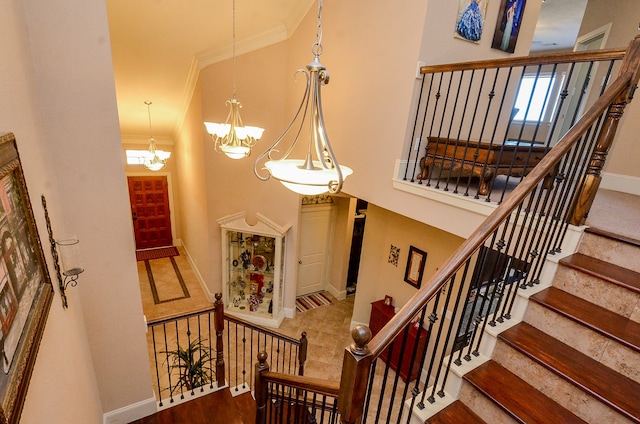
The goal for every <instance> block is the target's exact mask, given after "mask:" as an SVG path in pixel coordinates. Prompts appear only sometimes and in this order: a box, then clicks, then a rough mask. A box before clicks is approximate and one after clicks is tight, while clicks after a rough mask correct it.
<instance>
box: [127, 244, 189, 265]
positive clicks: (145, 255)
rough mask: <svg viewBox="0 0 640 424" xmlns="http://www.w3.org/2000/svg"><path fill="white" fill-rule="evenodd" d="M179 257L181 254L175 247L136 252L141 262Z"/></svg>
mask: <svg viewBox="0 0 640 424" xmlns="http://www.w3.org/2000/svg"><path fill="white" fill-rule="evenodd" d="M179 255H180V253H179V252H178V248H177V247H175V246H170V247H161V248H159V249H148V250H136V259H137V260H138V261H139V262H141V261H149V260H151V259H160V258H168V257H171V256H179Z"/></svg>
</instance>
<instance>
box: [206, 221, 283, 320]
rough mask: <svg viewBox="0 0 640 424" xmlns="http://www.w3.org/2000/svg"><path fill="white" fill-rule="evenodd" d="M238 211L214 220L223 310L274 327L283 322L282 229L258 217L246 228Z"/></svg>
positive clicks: (245, 223)
mask: <svg viewBox="0 0 640 424" xmlns="http://www.w3.org/2000/svg"><path fill="white" fill-rule="evenodd" d="M245 216H246V213H245V212H240V213H237V214H235V215H229V216H226V217H223V218H220V219H219V220H218V223H219V224H220V227H221V229H222V284H223V290H222V293H223V297H222V298H223V301H224V306H225V311H226V312H228V313H229V314H231V315H235V316H238V317H240V318H243V319H246V320H248V321H251V322H254V323H256V324H259V325H263V326H267V327H272V328H277V327H279V326H280V323H281V322H282V320H283V319H284V305H283V295H284V289H285V288H284V263H283V260H284V257H285V234H286V233H287V231H288V230H289V226H286V227H283V226H280V225H278V224H276V223H275V222H273V221H271V220H269V219H268V218H266V217H265V216H263V215H261V214H256V217H257V223H256V224H255V225H249V224H248V223H247V221H246V219H245Z"/></svg>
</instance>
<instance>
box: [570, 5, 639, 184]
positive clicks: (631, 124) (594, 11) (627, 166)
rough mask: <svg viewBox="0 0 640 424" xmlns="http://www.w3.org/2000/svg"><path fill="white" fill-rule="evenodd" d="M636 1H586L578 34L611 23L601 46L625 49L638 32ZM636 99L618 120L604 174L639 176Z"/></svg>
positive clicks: (637, 108) (637, 106) (637, 107)
mask: <svg viewBox="0 0 640 424" xmlns="http://www.w3.org/2000/svg"><path fill="white" fill-rule="evenodd" d="M639 16H640V2H638V1H637V0H619V1H616V2H615V7H614V6H612V4H611V2H610V1H607V0H589V3H587V8H586V10H585V13H584V18H583V20H582V25H581V26H580V31H579V33H578V37H580V36H582V35H584V34H587V33H589V32H591V31H593V30H595V29H597V28H600V27H601V26H603V25H606V24H609V23H613V25H612V26H611V32H610V34H609V38H608V40H607V44H606V46H605V47H607V48H614V47H622V48H625V47H627V45H628V44H629V41H631V40H632V39H633V37H635V36H637V35H638V17H639ZM638 117H640V102H638V100H637V96H636V100H635V101H634V102H632V103H631V104H630V105H629V106H628V107H627V109H626V111H625V114H624V115H623V117H622V119H621V120H620V131H619V132H618V135H617V136H616V139H615V141H614V144H613V148H612V150H611V153H610V155H609V158H608V160H607V164H606V165H605V171H606V172H608V173H613V174H619V175H626V176H631V177H640V166H638V160H637V158H638V157H640V143H638V139H637V134H638V133H640V119H638Z"/></svg>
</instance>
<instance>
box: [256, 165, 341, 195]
mask: <svg viewBox="0 0 640 424" xmlns="http://www.w3.org/2000/svg"><path fill="white" fill-rule="evenodd" d="M304 163H305V161H304V160H298V159H282V160H270V161H267V162H266V163H265V167H266V168H267V169H268V170H269V172H270V173H271V176H272V177H273V178H275V179H277V180H278V181H280V182H281V183H282V185H284V186H285V187H286V188H288V189H289V190H291V191H294V192H296V193H298V194H303V195H316V194H322V193H326V192H328V191H330V186H329V184H330V183H331V182H335V183H336V184H337V182H338V171H337V170H336V169H335V168H332V169H326V168H323V167H322V164H321V163H320V162H319V161H315V160H314V161H313V165H314V169H305V168H304V167H303V166H304ZM339 166H340V170H341V171H342V178H343V180H345V179H347V177H348V176H349V175H351V174H352V173H353V170H352V169H351V168H349V167H346V166H343V165H339Z"/></svg>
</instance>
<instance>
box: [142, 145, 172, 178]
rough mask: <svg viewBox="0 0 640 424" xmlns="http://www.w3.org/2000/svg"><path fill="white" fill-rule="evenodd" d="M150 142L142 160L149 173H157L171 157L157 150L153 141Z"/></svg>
mask: <svg viewBox="0 0 640 424" xmlns="http://www.w3.org/2000/svg"><path fill="white" fill-rule="evenodd" d="M150 142H151V143H150V145H149V150H148V152H147V154H146V156H145V158H144V166H145V167H146V168H147V169H150V170H151V171H159V170H161V169H162V168H164V165H165V163H166V162H167V159H169V157H170V156H171V152H165V151H164V150H158V149H157V148H156V143H155V140H153V139H151V140H150Z"/></svg>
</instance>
